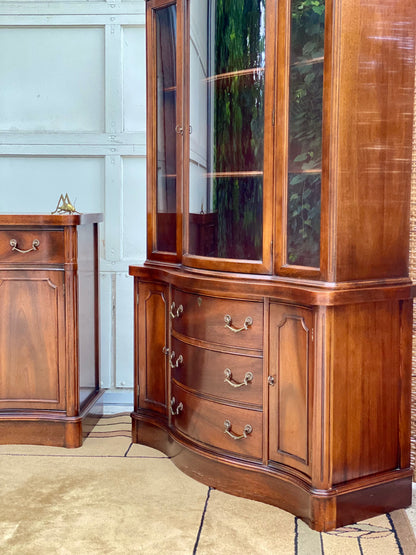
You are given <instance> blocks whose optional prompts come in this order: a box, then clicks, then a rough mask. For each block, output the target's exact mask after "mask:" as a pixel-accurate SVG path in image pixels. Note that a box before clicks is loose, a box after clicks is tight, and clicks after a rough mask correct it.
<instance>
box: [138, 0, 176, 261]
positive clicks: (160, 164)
mask: <svg viewBox="0 0 416 555" xmlns="http://www.w3.org/2000/svg"><path fill="white" fill-rule="evenodd" d="M181 10H182V7H181V2H180V1H179V2H167V1H166V0H150V1H149V3H148V5H147V17H148V21H147V29H148V49H147V68H148V73H147V78H148V87H147V90H148V96H147V103H148V114H149V116H148V118H149V119H148V125H147V130H148V131H147V141H148V143H149V144H148V151H147V152H148V163H147V171H148V180H149V183H150V186H149V187H148V191H149V200H148V214H149V216H150V218H151V223H150V225H149V228H148V255H149V257H150V258H154V257H156V258H163V259H166V260H174V259H175V258H176V256H177V252H178V244H177V243H178V233H177V228H178V225H177V224H178V222H177V220H178V215H177V209H178V188H180V186H181V184H180V180H179V179H178V174H180V171H178V169H179V167H180V164H178V153H179V152H180V147H181V140H182V138H181V137H180V135H179V134H178V127H179V125H178V121H179V120H180V118H178V110H179V105H180V102H181V98H180V79H178V75H177V74H178V69H177V68H178V61H177V60H178V48H177V44H178V34H179V33H178V27H179V23H178V22H179V20H180V14H181ZM180 54H182V53H181V52H180ZM150 115H151V116H150Z"/></svg>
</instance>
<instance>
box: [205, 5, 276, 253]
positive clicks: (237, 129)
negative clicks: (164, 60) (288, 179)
mask: <svg viewBox="0 0 416 555" xmlns="http://www.w3.org/2000/svg"><path fill="white" fill-rule="evenodd" d="M264 3H265V2H264V0H217V2H216V3H215V48H214V49H213V54H214V57H215V59H214V73H215V74H216V75H217V76H219V75H224V74H229V73H231V72H235V73H234V75H227V76H224V77H223V78H217V79H215V81H214V83H213V84H211V85H210V86H212V87H214V90H213V95H214V137H213V140H214V144H213V150H214V168H213V171H214V173H218V172H228V173H235V172H248V171H256V172H259V171H262V170H263V130H264V70H263V68H264V48H265V30H264ZM248 69H252V71H251V72H245V71H244V70H248ZM242 71H244V73H237V72H242ZM262 188H263V187H262V178H261V177H243V178H242V177H240V176H238V177H232V176H230V177H226V178H223V177H221V178H217V179H215V180H214V207H215V208H216V210H217V212H218V256H220V257H227V258H249V259H255V260H258V259H261V257H262V203H263V191H262Z"/></svg>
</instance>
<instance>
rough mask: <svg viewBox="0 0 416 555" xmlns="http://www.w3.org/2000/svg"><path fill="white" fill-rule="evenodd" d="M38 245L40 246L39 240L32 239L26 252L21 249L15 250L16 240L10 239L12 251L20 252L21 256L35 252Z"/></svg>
mask: <svg viewBox="0 0 416 555" xmlns="http://www.w3.org/2000/svg"><path fill="white" fill-rule="evenodd" d="M39 245H40V241H39V239H33V241H32V248H31V249H27V251H22V250H21V249H18V248H17V240H16V239H10V246H11V247H12V251H17V252H21V253H22V254H26V253H27V252H32V251H36V250H37V249H38V248H39Z"/></svg>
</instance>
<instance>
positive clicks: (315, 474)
mask: <svg viewBox="0 0 416 555" xmlns="http://www.w3.org/2000/svg"><path fill="white" fill-rule="evenodd" d="M346 4H347V5H346ZM403 4H404V3H401V2H394V3H391V2H389V3H388V5H387V3H386V2H384V1H382V0H377V1H374V0H372V1H371V2H363V1H362V0H360V1H359V0H351V1H350V2H348V3H342V2H340V1H338V0H326V2H325V1H324V0H314V1H309V0H252V1H249V2H247V1H244V2H243V1H238V2H220V1H218V0H217V1H215V0H187V1H186V0H177V1H176V2H174V1H173V2H172V1H170V0H148V2H147V23H146V25H147V87H148V97H147V105H148V128H147V137H148V138H147V141H148V168H147V169H148V189H147V191H148V229H147V232H148V233H147V236H148V255H147V261H146V262H145V264H144V265H141V266H131V267H130V274H131V275H132V276H134V281H135V303H136V304H135V344H136V353H135V408H134V412H133V414H132V418H133V441H135V442H140V443H144V444H147V445H150V446H152V447H155V448H158V449H160V450H162V451H164V452H166V453H168V454H169V455H171V456H172V460H173V462H174V463H175V464H176V465H177V466H178V467H179V468H181V469H182V470H183V471H184V472H186V473H187V474H189V475H190V476H193V477H194V478H196V479H198V480H200V481H202V482H204V483H206V484H208V485H210V486H212V487H215V488H218V489H221V490H223V491H227V492H229V493H233V494H236V495H240V496H243V497H248V498H253V499H257V500H260V501H264V502H266V503H270V504H273V505H277V506H279V507H281V508H283V509H285V510H288V511H291V512H292V513H294V514H296V515H297V516H299V517H301V518H302V519H303V520H305V521H306V522H307V523H308V524H309V525H310V526H311V527H312V528H314V529H317V530H330V529H332V528H335V527H338V526H341V525H344V524H348V523H351V522H355V521H357V520H361V519H364V518H368V517H370V516H373V515H376V514H379V513H383V512H387V511H391V510H393V509H397V508H401V507H405V506H407V505H409V504H410V502H411V479H412V471H411V469H410V372H411V369H410V363H411V326H412V297H413V289H412V286H411V282H410V280H409V278H408V231H409V229H408V214H409V191H410V166H411V132H412V106H413V78H414V26H413V23H414V22H413V20H412V13H411V8H409V7H407V6H406V5H403Z"/></svg>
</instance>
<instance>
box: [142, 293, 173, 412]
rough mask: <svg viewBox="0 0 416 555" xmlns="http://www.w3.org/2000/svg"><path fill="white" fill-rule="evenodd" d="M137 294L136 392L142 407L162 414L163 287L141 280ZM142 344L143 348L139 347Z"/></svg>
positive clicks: (164, 393)
mask: <svg viewBox="0 0 416 555" xmlns="http://www.w3.org/2000/svg"><path fill="white" fill-rule="evenodd" d="M137 295H138V299H137V301H138V321H137V326H138V344H137V345H136V349H137V356H138V360H137V362H138V379H139V382H138V383H139V384H141V387H140V390H139V391H136V395H135V397H136V399H139V402H140V406H141V407H142V408H148V409H153V410H155V411H157V412H161V413H162V414H165V413H166V407H167V348H168V338H167V325H166V323H167V302H168V297H167V288H166V286H164V285H160V284H147V283H141V284H139V286H138V288H137ZM141 346H145V349H143V348H141Z"/></svg>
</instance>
